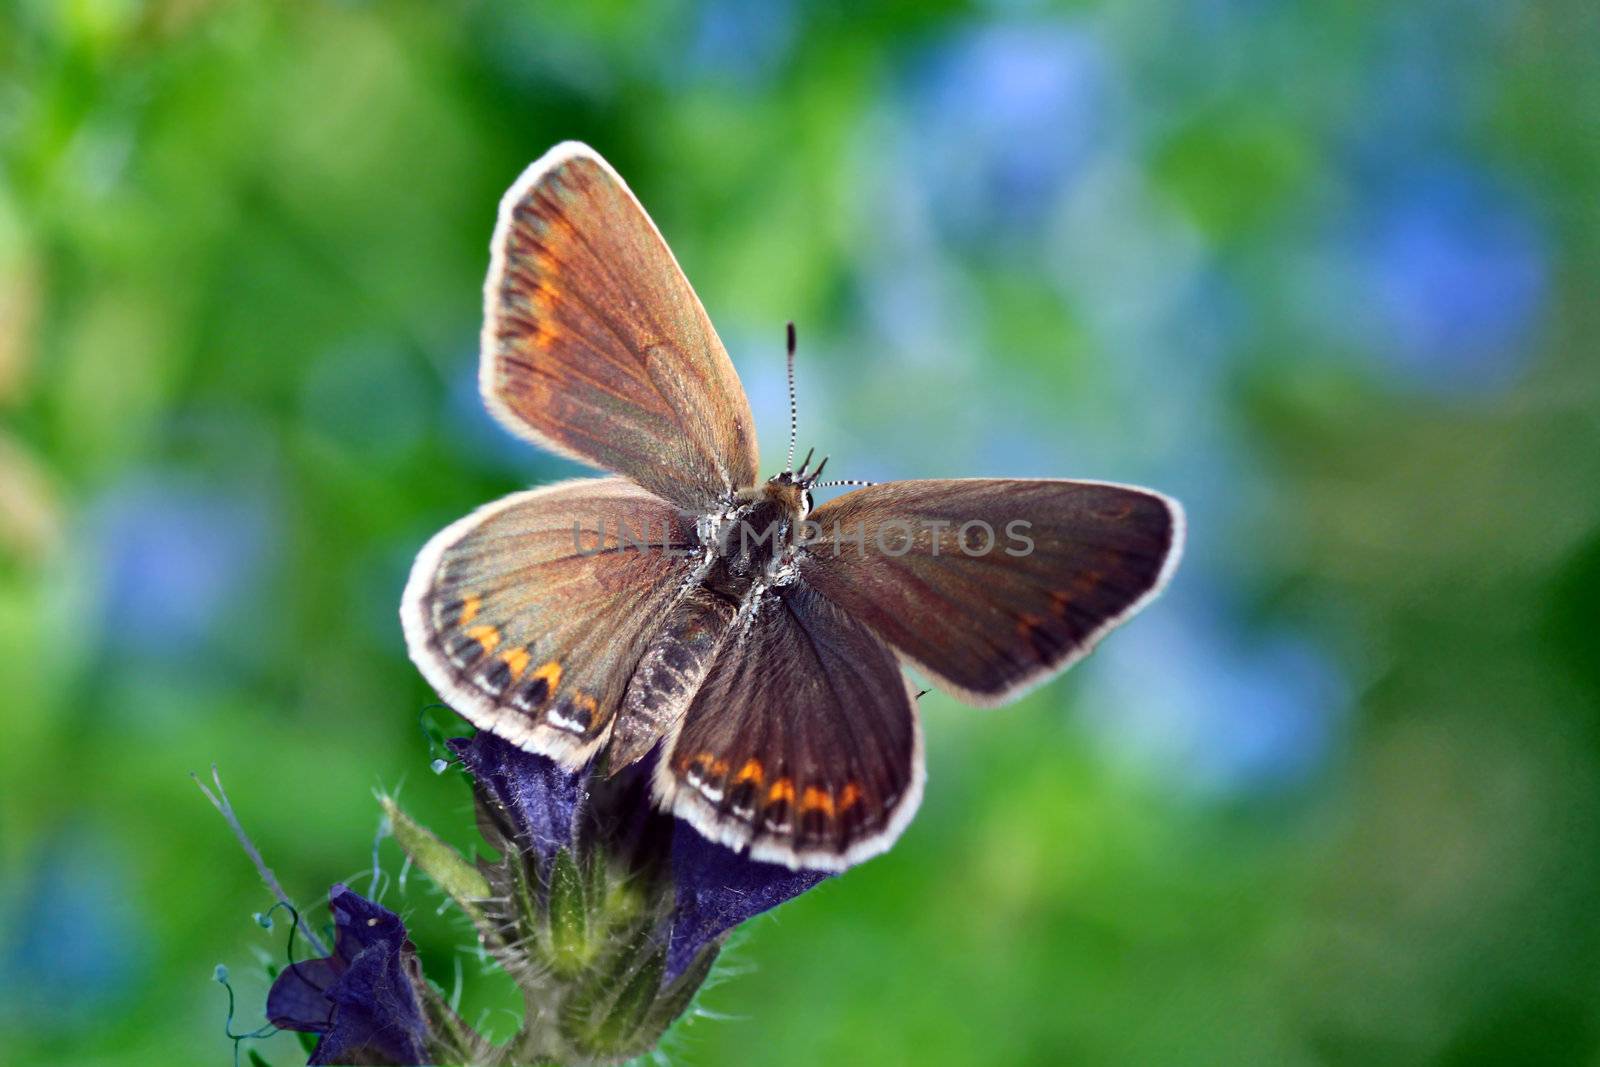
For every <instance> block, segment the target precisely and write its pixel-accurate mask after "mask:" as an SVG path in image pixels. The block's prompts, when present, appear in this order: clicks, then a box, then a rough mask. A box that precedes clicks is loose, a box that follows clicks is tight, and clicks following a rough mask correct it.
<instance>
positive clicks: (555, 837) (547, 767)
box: [449, 730, 589, 864]
mask: <svg viewBox="0 0 1600 1067" xmlns="http://www.w3.org/2000/svg"><path fill="white" fill-rule="evenodd" d="M449 745H450V750H451V751H452V752H454V753H455V754H456V755H458V756H460V757H461V761H462V762H463V763H465V764H466V767H467V771H468V772H469V773H471V775H472V777H473V779H474V780H475V781H476V783H477V786H478V789H479V790H480V791H482V793H483V794H484V795H485V796H486V797H487V798H488V799H489V800H491V801H493V802H494V804H495V805H496V806H497V807H499V808H500V809H501V810H503V811H504V812H505V814H506V816H507V817H508V818H509V819H510V821H511V827H510V829H511V831H512V836H513V838H514V840H515V841H516V842H517V843H518V844H519V845H521V846H522V847H523V848H531V849H533V850H534V851H535V852H537V853H538V854H539V858H540V859H541V861H543V862H544V863H546V864H548V863H549V862H550V861H551V860H552V859H554V858H555V855H556V853H557V852H559V851H561V850H562V849H563V848H571V847H572V845H573V839H574V834H575V828H576V825H577V818H578V811H579V807H580V806H581V805H582V803H583V799H584V787H585V783H586V782H587V781H588V778H589V773H588V771H587V770H584V771H578V772H576V773H573V772H570V771H564V770H562V769H561V767H560V766H559V765H558V764H557V763H556V762H555V760H552V759H549V758H547V757H545V756H540V755H536V754H535V753H532V752H525V751H523V750H522V749H520V748H518V747H517V746H516V745H513V744H511V742H509V741H505V740H502V739H501V738H499V737H496V736H495V735H494V734H492V733H490V732H489V731H487V730H479V731H478V732H477V733H476V734H474V735H473V736H472V737H458V738H455V739H453V740H451V741H450V742H449ZM482 807H483V806H482V805H479V808H480V811H481V809H482ZM491 843H494V842H492V841H491Z"/></svg>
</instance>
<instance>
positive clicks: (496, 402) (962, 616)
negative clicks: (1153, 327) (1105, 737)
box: [401, 143, 1183, 870]
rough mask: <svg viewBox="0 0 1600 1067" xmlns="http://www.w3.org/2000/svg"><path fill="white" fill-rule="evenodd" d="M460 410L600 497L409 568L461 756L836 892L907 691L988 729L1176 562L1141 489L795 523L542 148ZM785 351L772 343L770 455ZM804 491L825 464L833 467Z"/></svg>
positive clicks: (451, 530)
mask: <svg viewBox="0 0 1600 1067" xmlns="http://www.w3.org/2000/svg"><path fill="white" fill-rule="evenodd" d="M491 252H492V258H491V261H490V267H489V277H488V280H487V282H486V283H485V285H484V326H483V348H482V364H481V377H480V382H481V386H482V392H483V397H484V401H485V403H486V404H487V405H488V407H489V410H490V411H492V412H493V413H494V414H495V416H496V417H498V418H499V420H500V421H501V422H503V423H504V424H505V425H506V426H507V427H509V428H510V429H511V430H512V431H513V432H514V433H517V434H519V435H521V436H523V437H526V438H528V439H529V440H532V441H534V442H536V443H537V444H540V445H543V446H544V447H546V448H548V449H551V450H552V451H554V452H558V453H560V454H561V455H564V456H569V457H571V458H573V459H577V460H581V461H583V462H584V463H588V464H591V465H593V466H596V467H601V468H605V469H607V470H610V471H615V472H617V474H616V476H611V477H602V478H584V479H577V480H573V481H567V482H562V483H560V484H557V485H551V486H546V487H544V488H542V489H534V490H530V491H528V492H522V493H514V494H512V495H511V496H509V497H506V498H505V499H503V500H499V501H496V502H494V503H492V504H489V505H487V506H485V507H483V508H480V509H479V510H478V511H476V512H474V513H473V514H471V515H469V516H467V517H466V518H464V519H462V520H460V521H459V522H457V523H455V524H454V525H452V526H450V527H448V528H447V529H445V530H444V531H443V532H441V533H440V534H438V535H437V536H436V537H434V538H433V540H431V541H429V542H428V544H427V546H426V547H425V548H423V550H422V552H421V554H420V555H419V556H418V557H417V561H416V565H415V567H414V568H413V570H412V572H411V578H410V581H409V582H408V583H407V586H406V591H405V598H404V602H403V604H402V606H401V619H402V621H403V623H404V626H405V635H406V643H407V645H408V647H409V649H410V652H411V657H412V659H413V660H415V661H416V663H417V666H418V667H419V668H420V669H421V670H422V673H423V674H424V675H425V676H426V677H427V679H428V681H429V682H431V683H432V684H433V686H434V688H436V689H437V690H438V691H439V693H440V695H441V696H442V697H443V698H444V699H445V700H446V701H448V702H449V703H450V704H451V705H452V706H453V707H454V708H456V710H458V711H459V712H460V713H461V714H463V715H465V716H466V717H467V718H468V719H469V720H470V721H472V722H473V723H474V724H476V725H477V726H478V727H479V728H481V729H485V730H489V731H492V732H493V733H495V734H498V735H500V736H501V737H504V738H506V739H508V740H510V741H512V742H514V743H516V744H517V745H520V746H521V747H523V748H525V749H528V750H530V751H533V752H538V753H543V754H544V755H547V756H550V757H552V758H554V759H555V760H557V761H559V762H560V763H561V764H562V765H563V766H565V767H568V768H571V769H578V768H581V767H583V766H586V765H588V764H589V763H590V762H591V761H593V760H595V758H596V757H597V756H599V757H602V759H603V763H602V764H599V765H600V766H603V767H604V768H605V771H606V772H607V773H615V772H617V771H618V770H620V769H621V768H623V767H626V766H628V765H629V764H631V763H634V762H636V761H637V760H639V759H640V758H642V757H644V756H645V755H647V754H648V753H649V752H650V751H651V750H652V749H655V748H656V747H658V746H659V747H660V749H661V752H660V756H659V759H658V760H657V763H656V770H655V777H654V780H653V792H654V796H655V799H656V801H657V802H658V803H659V804H660V805H661V806H662V807H663V808H664V809H670V810H671V811H673V812H674V813H675V814H676V815H677V816H678V817H680V818H682V819H684V820H685V821H687V822H688V823H689V824H690V825H692V826H693V827H694V828H695V829H696V830H698V831H699V832H700V833H702V834H704V835H705V836H707V837H709V838H711V839H712V840H715V841H719V842H722V843H724V844H726V845H729V846H731V847H733V848H737V849H745V850H748V853H749V854H750V855H751V856H752V857H753V858H755V859H758V860H767V861H773V862H777V863H783V864H787V865H788V866H790V867H808V868H815V869H821V870H839V869H842V868H844V867H847V866H850V865H851V864H854V863H857V862H860V861H861V860H863V859H865V858H867V857H869V856H872V855H875V854H876V853H878V852H881V851H883V850H884V849H886V848H888V847H889V845H890V844H892V843H893V841H894V840H895V838H896V837H897V836H899V834H900V832H901V831H902V830H903V829H904V828H905V826H906V824H907V823H908V822H909V821H910V819H911V816H912V814H913V812H914V811H915V810H916V807H917V804H918V802H919V800H920V798H921V793H922V783H923V759H922V736H921V730H920V728H919V726H918V722H917V711H916V702H915V696H914V695H913V692H912V690H911V689H910V688H909V687H908V684H907V682H906V680H905V678H904V676H903V674H902V673H901V669H900V662H899V661H901V660H903V661H905V662H906V663H909V664H911V665H913V666H914V667H916V668H917V669H918V670H919V671H921V672H923V673H925V674H926V675H927V676H928V677H929V678H931V679H932V680H933V682H934V684H935V685H937V686H939V687H940V688H942V689H944V690H946V691H948V692H950V693H952V694H954V695H955V696H957V697H959V698H961V699H962V700H965V701H968V702H970V703H973V704H978V705H983V706H992V705H995V704H999V703H1001V702H1003V701H1005V700H1009V699H1010V698H1012V697H1014V696H1016V695H1017V694H1018V693H1019V692H1021V691H1022V690H1024V689H1026V688H1028V687H1030V686H1033V685H1036V684H1038V683H1039V682H1042V681H1043V680H1045V679H1046V678H1048V677H1050V676H1051V675H1053V674H1055V673H1056V672H1058V671H1060V670H1062V669H1064V668H1065V667H1067V666H1068V665H1070V664H1071V663H1073V662H1074V661H1076V660H1078V659H1079V658H1081V657H1082V656H1084V655H1085V654H1087V653H1088V652H1089V651H1090V650H1091V649H1092V648H1093V647H1094V645H1095V642H1097V641H1098V640H1100V638H1101V637H1103V636H1105V634H1106V633H1107V632H1108V631H1109V630H1110V629H1111V628H1112V627H1114V626H1116V625H1117V624H1118V623H1120V622H1122V621H1124V620H1125V619H1127V618H1128V617H1129V616H1131V615H1132V614H1133V613H1134V612H1136V611H1138V610H1139V608H1141V607H1143V606H1144V605H1145V604H1146V603H1148V602H1149V601H1150V600H1151V598H1152V597H1154V596H1155V595H1156V593H1157V592H1158V591H1159V590H1160V589H1161V587H1162V585H1163V584H1164V583H1165V582H1166V581H1167V579H1168V577H1170V575H1171V573H1172V571H1173V568H1174V567H1175V566H1176V564H1177V560H1178V555H1179V550H1180V546H1181V543H1182V540H1183V512H1182V510H1181V508H1180V507H1179V506H1178V504H1177V503H1176V502H1175V501H1173V500H1170V499H1168V498H1167V497H1164V496H1162V495H1161V494H1159V493H1155V492H1152V491H1150V490H1148V489H1139V488H1134V487H1130V486H1121V485H1111V484H1107V483H1102V482H1083V481H1065V480H1050V479H1026V480H1022V479H1016V480H1013V479H989V478H982V479H969V480H937V481H910V482H893V483H888V484H883V485H866V487H864V488H859V489H856V490H855V491H853V492H850V493H846V494H845V495H843V496H841V497H839V498H837V499H835V500H832V501H829V502H828V503H825V504H823V505H822V506H820V507H817V508H815V509H813V507H812V497H811V489H812V488H813V487H820V486H821V485H823V484H863V483H819V482H818V481H817V476H818V474H820V473H821V469H822V468H821V464H818V466H817V467H816V468H815V469H809V456H808V457H807V460H806V462H803V463H802V464H801V466H800V468H799V469H798V470H795V469H793V455H794V440H793V436H792V435H791V439H790V463H789V465H788V466H787V468H786V469H785V470H784V471H783V472H782V473H780V474H777V475H775V476H774V477H772V478H769V479H767V480H765V481H762V480H761V479H760V477H759V472H758V468H757V464H756V436H755V430H754V427H753V425H752V419H751V415H750V404H749V401H748V400H746V398H745V395H744V390H743V388H742V387H741V386H740V384H739V378H738V376H737V375H736V374H735V373H734V369H733V364H732V363H731V362H729V359H728V355H727V352H726V351H725V350H724V349H723V347H722V343H721V342H720V341H719V340H718V339H717V335H716V331H714V330H713V329H712V327H711V323H710V321H709V320H708V319H707V318H706V313H705V310H704V309H703V308H702V307H701V306H700V301H699V300H698V299H697V298H696V297H695V294H694V291H693V290H692V289H691V288H690V287H689V283H688V281H687V279H685V278H684V276H683V272H682V271H681V270H680V269H679V267H678V264H677V261H676V260H675V259H674V258H673V256H672V253H671V252H670V251H669V250H668V248H667V245H666V243H665V241H663V240H662V237H661V234H660V233H659V232H658V231H657V230H656V228H655V226H654V224H653V223H652V222H651V221H650V218H649V216H647V215H646V214H645V212H644V209H643V208H642V207H641V206H640V204H639V202H638V201H637V200H636V199H635V198H634V196H633V194H632V193H631V192H630V191H629V189H628V187H627V186H626V185H625V184H623V181H622V179H621V178H620V177H618V176H617V174H616V172H615V171H613V170H612V169H611V167H610V166H609V165H608V164H607V163H606V162H605V161H604V160H603V159H601V158H600V156H599V155H598V154H596V153H595V152H594V151H593V150H592V149H590V148H588V147H587V146H585V145H581V144H576V143H567V144H562V145H558V146H556V147H555V148H554V149H552V150H551V151H550V152H549V153H547V154H546V155H545V156H544V158H542V159H540V160H539V161H538V162H536V163H534V164H533V165H532V166H531V167H529V168H528V169H527V171H525V172H524V173H523V175H522V176H521V177H520V178H519V179H518V180H517V182H516V184H514V185H513V186H512V187H511V189H510V190H509V191H508V192H507V193H506V195H505V198H504V199H503V200H502V201H501V205H500V215H499V221H498V224H497V225H496V227H495V232H494V240H493V244H492V246H491ZM793 337H794V335H793V329H792V327H791V329H790V347H789V359H790V398H791V427H792V415H793V360H794V341H793ZM824 462H826V461H825V460H824Z"/></svg>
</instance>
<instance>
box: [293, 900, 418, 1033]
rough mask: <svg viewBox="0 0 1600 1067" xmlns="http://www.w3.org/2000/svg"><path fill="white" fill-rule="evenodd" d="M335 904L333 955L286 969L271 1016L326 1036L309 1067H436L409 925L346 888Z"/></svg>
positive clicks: (392, 913)
mask: <svg viewBox="0 0 1600 1067" xmlns="http://www.w3.org/2000/svg"><path fill="white" fill-rule="evenodd" d="M328 904H329V907H330V908H331V909H332V911H333V917H334V922H335V924H336V932H335V934H334V950H333V955H332V956H329V957H326V958H325V959H316V960H306V961H303V962H301V963H296V964H292V965H291V966H289V967H287V968H285V969H284V970H283V971H282V972H281V973H280V974H279V975H278V977H277V980H276V981H274V982H273V983H272V989H271V991H270V992H269V993H268V994H267V1018H268V1019H270V1020H271V1021H272V1024H273V1025H274V1026H278V1027H281V1028H283V1029H285V1030H300V1031H304V1032H308V1033H314V1034H320V1035H321V1037H320V1038H319V1039H318V1041H317V1045H316V1048H314V1049H313V1050H312V1052H311V1059H310V1060H309V1061H307V1062H308V1063H312V1064H319V1063H393V1064H419V1063H429V1062H432V1058H431V1057H430V1056H429V1055H428V1051H427V1050H428V1025H427V1022H426V1019H425V1018H424V1015H423V1009H422V1004H421V1002H420V1000H419V998H418V987H419V985H420V984H421V983H422V981H423V978H422V971H421V968H420V967H419V965H418V963H417V957H416V950H415V948H414V947H413V946H412V944H411V942H410V941H409V940H407V938H406V928H405V924H404V923H402V922H401V921H400V917H399V916H398V915H396V914H395V913H394V912H392V911H389V910H388V909H387V908H384V907H381V906H380V905H377V904H374V903H372V902H371V901H370V900H366V899H364V898H363V897H361V896H360V895H359V894H356V893H354V892H352V891H351V890H349V889H348V888H346V887H345V886H342V885H335V886H334V887H333V889H332V890H331V891H330V892H329V894H328Z"/></svg>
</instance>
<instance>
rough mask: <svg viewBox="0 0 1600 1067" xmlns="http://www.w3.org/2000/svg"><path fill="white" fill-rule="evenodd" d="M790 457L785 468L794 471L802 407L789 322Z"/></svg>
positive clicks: (791, 330)
mask: <svg viewBox="0 0 1600 1067" xmlns="http://www.w3.org/2000/svg"><path fill="white" fill-rule="evenodd" d="M788 333H789V459H788V461H787V462H786V463H785V464H784V468H783V469H784V470H785V471H786V472H787V473H789V474H793V473H794V443H795V439H796V438H797V437H799V436H800V408H799V405H797V404H796V403H795V401H794V323H792V322H791V323H789V331H788Z"/></svg>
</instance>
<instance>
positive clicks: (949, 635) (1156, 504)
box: [800, 478, 1183, 706]
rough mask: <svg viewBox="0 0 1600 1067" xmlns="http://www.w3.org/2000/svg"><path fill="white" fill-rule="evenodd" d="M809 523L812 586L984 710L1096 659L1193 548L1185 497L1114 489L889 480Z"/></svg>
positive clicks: (806, 565)
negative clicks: (1181, 501)
mask: <svg viewBox="0 0 1600 1067" xmlns="http://www.w3.org/2000/svg"><path fill="white" fill-rule="evenodd" d="M810 517H811V520H812V521H813V522H816V523H817V524H818V527H819V528H820V530H821V534H820V536H819V537H818V538H817V539H816V541H815V543H813V544H812V545H811V546H810V547H809V548H808V550H807V554H806V556H805V557H804V558H803V560H802V561H801V566H800V572H801V575H802V576H803V578H804V579H805V581H806V583H807V584H809V585H810V586H811V587H812V588H814V589H816V590H818V591H819V592H821V593H822V594H823V595H824V596H826V597H827V598H828V599H829V600H831V601H832V602H833V603H835V604H837V605H838V606H839V607H841V608H843V609H844V610H845V611H847V612H849V613H850V614H851V615H852V616H853V617H855V618H857V619H860V620H861V621H863V622H865V623H866V624H867V625H869V626H870V627H871V628H872V629H873V630H874V631H875V632H877V634H878V635H879V636H881V637H882V638H883V639H884V640H885V641H887V642H888V643H889V644H890V645H892V646H893V647H894V648H895V650H896V651H898V652H899V653H900V654H901V656H903V657H904V658H905V659H906V660H908V661H909V662H911V663H912V664H914V665H915V666H917V667H918V668H920V669H921V670H923V671H924V672H926V673H927V674H928V675H929V676H930V677H931V678H932V679H933V681H934V682H935V683H936V684H938V685H939V686H940V688H942V689H945V690H947V691H948V692H950V693H952V694H954V695H956V696H958V697H961V698H963V699H965V700H967V701H969V702H971V703H974V704H978V705H982V706H992V705H995V704H999V703H1001V702H1003V701H1005V700H1008V699H1010V698H1011V697H1013V696H1015V695H1016V694H1017V693H1019V692H1020V691H1022V690H1023V689H1026V688H1028V687H1029V686H1032V685H1035V684H1038V683H1039V682H1042V681H1044V680H1045V679H1046V678H1048V677H1049V676H1050V675H1052V674H1055V673H1056V672H1057V671H1061V670H1064V669H1065V668H1067V667H1068V666H1070V665H1071V664H1072V663H1074V662H1076V661H1077V660H1078V659H1080V658H1081V657H1083V656H1085V655H1087V654H1088V653H1089V651H1090V650H1091V649H1093V648H1094V645H1095V642H1097V641H1099V640H1100V638H1102V637H1103V636H1105V634H1106V633H1107V632H1109V631H1110V630H1111V629H1112V628H1113V627H1115V626H1116V625H1117V624H1119V623H1121V622H1123V621H1125V620H1126V619H1128V618H1129V617H1130V616H1132V615H1133V614H1134V612H1136V611H1138V610H1139V609H1140V608H1141V607H1143V606H1144V605H1145V604H1147V603H1148V602H1149V601H1150V600H1151V599H1152V598H1153V597H1154V596H1155V595H1156V594H1157V593H1158V592H1160V590H1161V587H1162V586H1163V585H1164V584H1165V583H1166V581H1167V579H1168V577H1170V575H1171V574H1172V571H1173V569H1174V568H1175V567H1176V565H1177V562H1178V557H1179V555H1180V553H1181V549H1182V542H1183V509H1182V508H1181V507H1180V506H1179V505H1178V503H1177V501H1175V500H1171V499H1169V498H1167V497H1164V496H1162V495H1161V494H1159V493H1155V492H1152V491H1151V490H1148V489H1139V488H1135V487H1132V486H1123V485H1111V484H1107V483H1102V482H1078V481H1065V480H1023V479H998V478H994V479H991V478H974V479H948V480H935V481H908V482H889V483H886V484H883V485H877V486H872V487H870V488H866V489H859V490H856V491H855V492H852V493H847V494H845V495H844V496H841V497H839V498H837V499H835V500H831V501H829V502H828V503H826V504H824V505H822V506H821V507H819V508H817V509H816V510H815V511H814V512H812V514H811V516H810ZM986 531H987V533H986ZM991 537H992V541H991ZM986 546H987V547H986Z"/></svg>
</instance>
